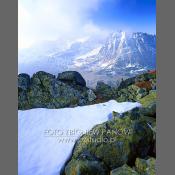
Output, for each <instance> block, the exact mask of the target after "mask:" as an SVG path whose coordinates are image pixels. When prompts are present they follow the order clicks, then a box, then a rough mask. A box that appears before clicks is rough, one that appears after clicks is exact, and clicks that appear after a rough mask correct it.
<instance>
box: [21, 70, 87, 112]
mask: <svg viewBox="0 0 175 175" xmlns="http://www.w3.org/2000/svg"><path fill="white" fill-rule="evenodd" d="M63 75H64V76H63V77H66V73H64V74H63ZM68 75H70V77H69V78H70V79H69V80H72V83H70V81H69V82H67V81H61V80H58V78H57V79H56V77H55V76H54V75H52V74H49V73H46V72H43V71H39V72H37V73H35V74H34V75H33V76H32V77H31V78H30V77H29V75H27V74H19V75H18V108H19V109H21V110H24V109H31V108H40V107H43V108H63V107H71V106H72V107H73V106H77V105H80V106H81V105H85V104H87V102H88V94H87V88H86V87H85V86H82V85H85V83H84V82H85V80H84V79H83V78H82V76H81V75H80V74H79V73H70V72H69V73H68ZM71 76H72V77H71ZM63 77H62V78H63ZM71 78H72V79H71ZM60 79H61V78H60ZM64 79H66V78H64Z"/></svg>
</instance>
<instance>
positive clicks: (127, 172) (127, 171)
mask: <svg viewBox="0 0 175 175" xmlns="http://www.w3.org/2000/svg"><path fill="white" fill-rule="evenodd" d="M110 175H139V173H138V172H136V171H135V170H133V169H132V168H131V167H129V166H128V165H126V164H125V165H123V166H122V167H119V168H116V169H114V170H112V171H111V173H110Z"/></svg>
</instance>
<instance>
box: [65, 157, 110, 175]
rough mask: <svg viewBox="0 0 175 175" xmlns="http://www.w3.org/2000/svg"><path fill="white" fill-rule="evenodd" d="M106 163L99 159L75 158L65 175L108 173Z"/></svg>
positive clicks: (104, 174) (66, 169) (99, 174)
mask: <svg viewBox="0 0 175 175" xmlns="http://www.w3.org/2000/svg"><path fill="white" fill-rule="evenodd" d="M107 174H108V169H107V168H106V166H105V165H104V163H102V162H100V161H97V160H86V159H85V160H82V159H78V160H73V161H71V163H70V164H69V165H68V166H67V167H66V168H65V175H107Z"/></svg>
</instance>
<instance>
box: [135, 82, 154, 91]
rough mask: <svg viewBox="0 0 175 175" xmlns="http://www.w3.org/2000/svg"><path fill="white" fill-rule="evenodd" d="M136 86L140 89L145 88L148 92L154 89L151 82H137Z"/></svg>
mask: <svg viewBox="0 0 175 175" xmlns="http://www.w3.org/2000/svg"><path fill="white" fill-rule="evenodd" d="M135 85H136V86H137V87H139V88H145V89H146V90H148V91H149V90H151V89H152V87H151V82H150V81H142V82H137V83H135Z"/></svg>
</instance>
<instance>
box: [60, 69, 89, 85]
mask: <svg viewBox="0 0 175 175" xmlns="http://www.w3.org/2000/svg"><path fill="white" fill-rule="evenodd" d="M57 79H58V80H60V81H63V82H67V83H71V84H75V85H80V86H84V87H85V86H86V81H85V80H84V78H83V77H82V76H81V74H80V73H78V72H76V71H66V72H62V73H59V74H58V77H57Z"/></svg>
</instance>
